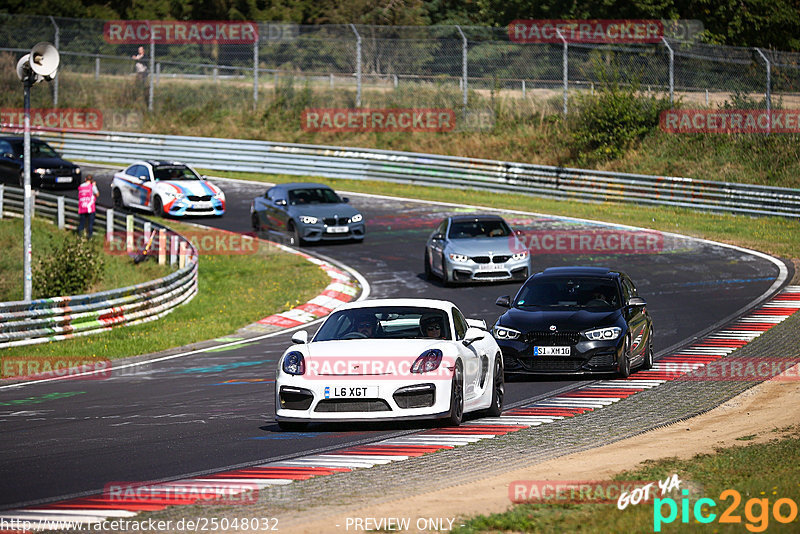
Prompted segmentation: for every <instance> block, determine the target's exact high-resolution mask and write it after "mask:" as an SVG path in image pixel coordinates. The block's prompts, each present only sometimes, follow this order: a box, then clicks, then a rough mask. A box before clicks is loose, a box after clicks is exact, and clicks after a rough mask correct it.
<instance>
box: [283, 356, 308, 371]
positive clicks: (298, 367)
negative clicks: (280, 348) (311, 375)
mask: <svg viewBox="0 0 800 534" xmlns="http://www.w3.org/2000/svg"><path fill="white" fill-rule="evenodd" d="M283 372H284V373H286V374H289V375H302V374H304V373H305V372H306V359H305V357H304V356H303V354H302V353H300V352H297V351H296V350H293V351H292V352H290V353H289V354H287V355H286V356H284V357H283Z"/></svg>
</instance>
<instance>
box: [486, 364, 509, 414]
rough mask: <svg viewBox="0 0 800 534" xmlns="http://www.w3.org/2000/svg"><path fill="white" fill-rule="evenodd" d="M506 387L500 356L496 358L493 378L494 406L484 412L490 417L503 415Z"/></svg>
mask: <svg viewBox="0 0 800 534" xmlns="http://www.w3.org/2000/svg"><path fill="white" fill-rule="evenodd" d="M505 393H506V386H505V378H504V374H503V357H502V356H501V355H500V354H498V355H496V356H495V357H494V374H493V376H492V405H491V406H489V408H488V409H487V410H486V411H485V412H484V413H485V414H486V416H488V417H500V414H501V413H503V398H504V397H505Z"/></svg>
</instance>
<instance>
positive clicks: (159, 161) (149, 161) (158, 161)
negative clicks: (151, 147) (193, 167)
mask: <svg viewBox="0 0 800 534" xmlns="http://www.w3.org/2000/svg"><path fill="white" fill-rule="evenodd" d="M142 163H146V164H147V165H150V166H151V167H163V166H170V167H174V166H177V165H181V166H183V167H188V165H186V164H185V163H181V162H180V161H168V160H163V159H146V160H143V161H137V162H134V163H131V165H136V164H139V165H141V164H142ZM129 166H130V165H129Z"/></svg>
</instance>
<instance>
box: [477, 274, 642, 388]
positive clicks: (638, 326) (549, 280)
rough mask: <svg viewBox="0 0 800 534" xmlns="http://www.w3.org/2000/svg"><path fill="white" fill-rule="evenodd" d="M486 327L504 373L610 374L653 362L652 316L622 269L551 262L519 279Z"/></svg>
mask: <svg viewBox="0 0 800 534" xmlns="http://www.w3.org/2000/svg"><path fill="white" fill-rule="evenodd" d="M497 305H498V306H502V307H504V308H509V309H508V311H507V312H505V313H504V314H503V315H501V316H500V317H499V318H498V319H497V322H496V323H495V325H494V328H493V330H492V333H493V335H494V337H495V339H497V343H498V344H499V345H500V348H501V349H502V351H503V361H504V363H505V371H506V373H507V374H517V373H519V374H547V373H550V374H584V373H616V374H617V375H619V376H620V377H627V376H629V375H630V373H631V369H633V368H641V369H650V368H651V367H652V366H653V321H652V320H651V318H650V314H649V313H648V311H647V303H646V302H645V300H644V299H643V298H641V297H640V296H639V295H638V293H637V291H636V286H635V285H634V284H633V281H632V280H631V279H630V277H628V276H627V275H626V274H625V273H622V272H619V271H610V270H608V269H604V268H598V267H553V268H550V269H546V270H544V271H543V272H540V273H537V274H535V275H533V276H531V277H530V278H528V280H527V281H526V282H525V284H524V285H523V286H522V288H521V289H520V290H519V292H518V293H517V295H516V296H515V297H514V299H513V300H511V299H510V297H509V296H503V297H500V298H498V299H497Z"/></svg>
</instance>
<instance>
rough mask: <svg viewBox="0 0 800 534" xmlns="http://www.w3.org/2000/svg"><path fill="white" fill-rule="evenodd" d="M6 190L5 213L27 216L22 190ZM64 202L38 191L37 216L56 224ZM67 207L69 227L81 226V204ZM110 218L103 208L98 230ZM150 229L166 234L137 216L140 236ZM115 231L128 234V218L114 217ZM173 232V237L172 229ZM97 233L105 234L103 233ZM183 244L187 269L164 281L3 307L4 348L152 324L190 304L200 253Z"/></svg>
mask: <svg viewBox="0 0 800 534" xmlns="http://www.w3.org/2000/svg"><path fill="white" fill-rule="evenodd" d="M3 189H4V191H3V204H2V206H3V209H4V210H5V213H6V214H9V213H22V209H23V204H22V200H23V197H22V189H19V188H16V187H8V186H6V187H4V188H3ZM59 198H64V197H58V196H56V195H51V194H48V193H42V192H37V193H36V196H35V209H34V213H35V217H36V218H39V219H43V218H46V219H49V220H51V221H53V222H56V221H57V218H58V204H59V200H58V199H59ZM62 202H64V206H65V212H64V213H65V223H66V224H68V225H69V226H72V227H75V226H77V221H78V202H77V200H75V199H71V198H64V200H63V201H62ZM107 213H108V211H107V210H105V209H104V208H98V210H97V215H96V219H95V228H96V229H97V230H99V229H102V228H107V227H108V225H107V219H106V215H107ZM145 224H149V226H150V227H152V228H154V229H160V228H164V229H166V227H163V226H161V225H159V224H157V223H153V222H150V221H146V220H145V219H143V218H141V217H134V228H135V229H138V231H142V229H144V225H145ZM113 228H114V230H115V231H118V232H124V231H125V229H126V221H125V219H124V218H123V217H119V216H117V217H114V218H113ZM167 230H168V229H167ZM169 232H170V233H171V234H173V235H174V232H172V231H171V230H170V231H169ZM97 233H98V234H100V235H102V231H98V232H97ZM179 241H181V242H184V243H185V245H184V246H185V247H186V249H187V253H186V256H187V261H186V265H185V266H184V267H183V268H181V269H178V270H176V271H174V272H172V273H170V274H168V275H167V276H165V277H163V278H158V279H156V280H151V281H149V282H145V283H142V284H138V285H134V286H129V287H123V288H120V289H112V290H109V291H103V292H101V293H93V294H87V295H74V296H68V297H53V298H45V299H38V300H34V301H32V302H1V303H0V348H5V347H14V346H21V345H33V344H37V343H46V342H49V341H60V340H62V339H68V338H70V337H75V336H83V335H89V334H95V333H98V332H103V331H106V330H109V329H110V328H112V327H115V326H119V325H134V324H139V323H144V322H147V321H153V320H155V319H158V318H159V317H162V316H164V315H166V314H167V313H169V312H171V311H172V310H173V309H175V308H176V307H177V306H179V305H181V304H183V303H185V302H188V301H189V300H191V299H192V298H193V297H194V295H195V294H196V293H197V272H198V271H197V263H198V262H197V250H196V249H195V248H194V246H193V245H192V244H191V243H190V242H188V241H186V240H184V239H183V238H179Z"/></svg>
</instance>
